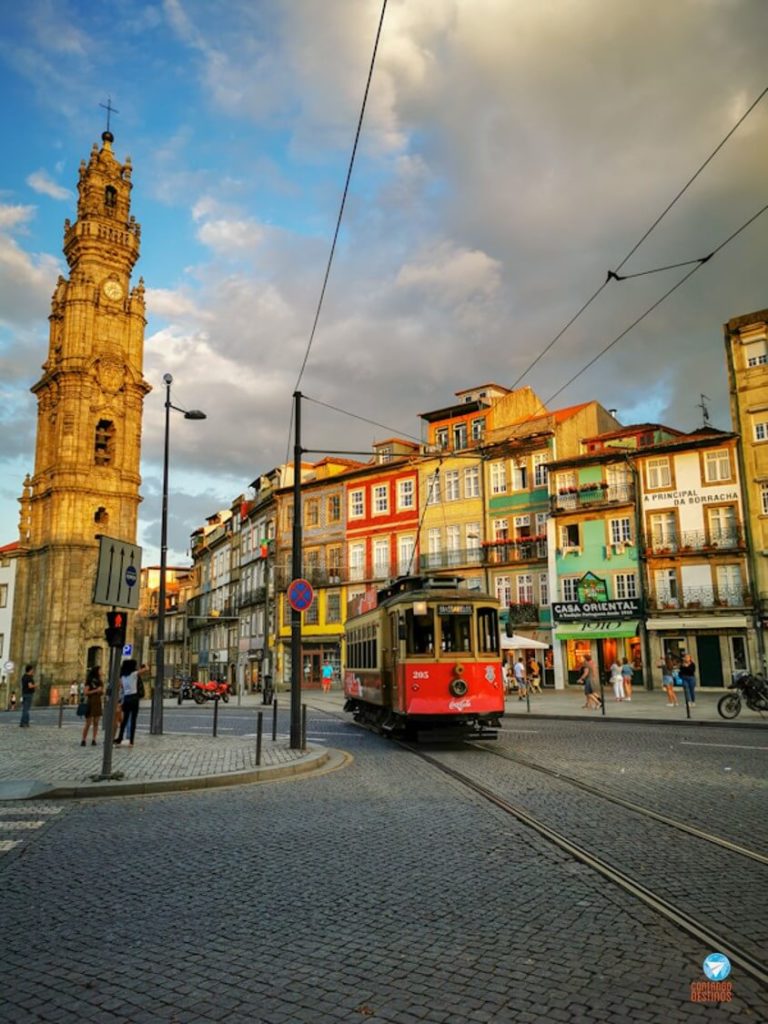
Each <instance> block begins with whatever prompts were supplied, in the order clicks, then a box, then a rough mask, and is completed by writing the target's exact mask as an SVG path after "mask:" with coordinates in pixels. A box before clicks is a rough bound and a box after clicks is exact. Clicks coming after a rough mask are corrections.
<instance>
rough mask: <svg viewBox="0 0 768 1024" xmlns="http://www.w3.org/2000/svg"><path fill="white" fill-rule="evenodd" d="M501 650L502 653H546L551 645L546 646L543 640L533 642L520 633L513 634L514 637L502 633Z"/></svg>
mask: <svg viewBox="0 0 768 1024" xmlns="http://www.w3.org/2000/svg"><path fill="white" fill-rule="evenodd" d="M501 649H502V651H546V650H549V644H544V643H542V642H541V640H532V639H531V637H529V636H520V634H519V633H513V634H512V636H507V634H506V633H502V634H501Z"/></svg>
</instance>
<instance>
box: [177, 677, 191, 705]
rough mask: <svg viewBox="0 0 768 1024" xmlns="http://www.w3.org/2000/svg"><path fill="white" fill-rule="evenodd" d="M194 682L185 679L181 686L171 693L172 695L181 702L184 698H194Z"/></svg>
mask: <svg viewBox="0 0 768 1024" xmlns="http://www.w3.org/2000/svg"><path fill="white" fill-rule="evenodd" d="M193 685H194V684H193V683H191V682H190V681H189V680H188V679H187V680H185V681H184V682H183V683H182V684H181V686H180V687H177V688H176V689H175V690H174V691H173V692H172V694H171V696H172V697H176V699H177V700H178V702H179V704H181V702H182V701H184V700H192V698H193V696H194V694H193V692H192V687H193Z"/></svg>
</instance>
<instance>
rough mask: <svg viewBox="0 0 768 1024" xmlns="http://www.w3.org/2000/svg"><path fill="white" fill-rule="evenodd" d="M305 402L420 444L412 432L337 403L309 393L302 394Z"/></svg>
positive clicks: (419, 440)
mask: <svg viewBox="0 0 768 1024" xmlns="http://www.w3.org/2000/svg"><path fill="white" fill-rule="evenodd" d="M302 397H303V398H304V401H305V402H313V403H314V404H315V405H322V407H323V408H324V409H330V410H331V411H332V412H340V413H341V414H342V415H343V416H350V417H351V418H352V419H354V420H360V421H361V422H362V423H370V425H371V426H373V427H381V429H382V430H387V431H389V432H390V433H392V434H394V435H395V436H397V437H406V438H408V440H409V441H416V442H417V444H422V439H421V438H420V437H416V436H415V435H413V434H409V433H407V431H400V430H396V429H395V427H389V426H387V424H386V423H378V422H377V421H376V420H370V419H368V418H367V417H366V416H360V415H358V414H357V413H354V412H350V411H349V409H341V408H339V406H337V405H331V404H330V403H329V402H321V401H320V399H319V398H311V397H310V396H309V395H303V396H302Z"/></svg>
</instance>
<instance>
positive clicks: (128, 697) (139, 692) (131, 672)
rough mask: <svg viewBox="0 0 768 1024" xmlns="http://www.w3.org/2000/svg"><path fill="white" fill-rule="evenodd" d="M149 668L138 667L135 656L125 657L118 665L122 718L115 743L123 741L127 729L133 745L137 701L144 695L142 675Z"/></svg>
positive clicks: (137, 709)
mask: <svg viewBox="0 0 768 1024" xmlns="http://www.w3.org/2000/svg"><path fill="white" fill-rule="evenodd" d="M148 671H149V669H148V668H147V666H146V665H142V666H141V668H139V667H138V666H137V664H136V659H135V658H126V660H125V661H124V662H123V664H122V665H121V666H120V704H121V707H122V711H123V718H122V721H121V722H120V731H119V732H118V734H117V739H116V740H115V743H117V744H120V743H122V742H123V736H124V735H125V732H126V729H127V731H128V743H129V744H130V746H133V739H134V736H135V735H136V719H137V718H138V716H139V701H140V700H141V698H142V697H143V695H144V683H143V681H142V680H143V677H144V676H145V675H146V674H147V672H148Z"/></svg>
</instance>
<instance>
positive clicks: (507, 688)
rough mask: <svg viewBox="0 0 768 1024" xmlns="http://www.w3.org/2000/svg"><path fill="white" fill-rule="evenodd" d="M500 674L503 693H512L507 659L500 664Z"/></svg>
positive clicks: (510, 673)
mask: <svg viewBox="0 0 768 1024" xmlns="http://www.w3.org/2000/svg"><path fill="white" fill-rule="evenodd" d="M501 675H502V679H503V680H504V693H512V669H511V668H510V667H509V662H508V661H505V662H504V663H503V664H502V666H501Z"/></svg>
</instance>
